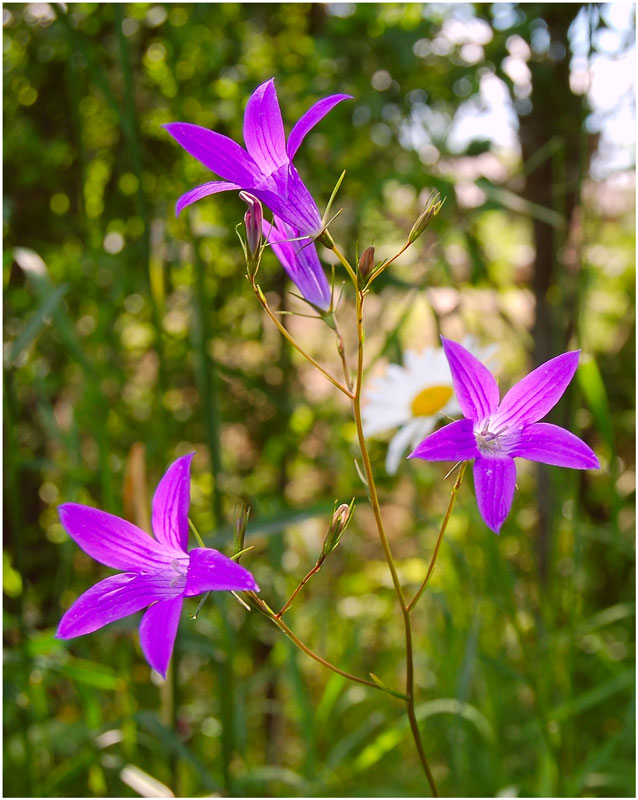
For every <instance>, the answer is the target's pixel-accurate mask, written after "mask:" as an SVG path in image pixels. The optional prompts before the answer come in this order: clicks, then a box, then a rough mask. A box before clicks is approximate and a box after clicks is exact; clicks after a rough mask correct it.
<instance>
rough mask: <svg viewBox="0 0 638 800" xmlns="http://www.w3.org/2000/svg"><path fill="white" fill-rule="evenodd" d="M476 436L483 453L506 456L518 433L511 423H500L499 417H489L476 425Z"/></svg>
mask: <svg viewBox="0 0 638 800" xmlns="http://www.w3.org/2000/svg"><path fill="white" fill-rule="evenodd" d="M490 429H491V430H490ZM474 438H475V440H476V446H477V447H478V449H479V452H481V453H482V454H483V455H486V456H499V455H500V456H506V455H507V454H508V452H509V449H510V447H511V445H512V444H513V443H514V439H515V438H516V435H515V431H513V430H512V429H511V427H510V426H509V425H507V424H505V425H503V424H501V423H499V421H498V418H496V419H494V418H490V417H488V418H487V419H485V420H483V421H482V422H480V423H477V424H476V425H475V426H474Z"/></svg>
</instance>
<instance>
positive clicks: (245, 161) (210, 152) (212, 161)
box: [164, 122, 261, 186]
mask: <svg viewBox="0 0 638 800" xmlns="http://www.w3.org/2000/svg"><path fill="white" fill-rule="evenodd" d="M164 127H165V128H166V130H167V131H168V132H169V133H170V135H171V136H172V137H173V139H175V141H176V142H177V143H178V144H179V145H181V146H182V147H183V148H184V150H186V152H187V153H190V155H192V156H193V158H196V159H197V160H198V161H201V162H202V164H204V166H206V167H208V169H210V170H212V172H214V173H215V174H216V175H219V177H220V178H223V179H224V180H226V181H231V182H232V183H237V184H239V185H240V186H250V185H251V184H252V183H254V182H255V181H256V180H259V177H260V175H261V171H260V169H259V167H258V166H257V165H256V164H255V162H254V161H253V160H252V158H251V157H250V156H249V155H248V153H247V152H246V151H245V150H244V148H243V147H242V146H241V145H238V144H237V142H234V141H233V140H232V139H229V138H228V136H223V135H222V134H221V133H215V131H209V130H208V128H202V127H201V126H200V125H191V124H190V122H170V123H169V124H168V125H164Z"/></svg>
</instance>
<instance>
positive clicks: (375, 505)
mask: <svg viewBox="0 0 638 800" xmlns="http://www.w3.org/2000/svg"><path fill="white" fill-rule="evenodd" d="M332 250H333V252H334V253H335V255H336V256H337V258H338V259H339V261H340V262H341V263H342V264H343V266H344V267H345V269H346V271H347V273H348V275H350V278H351V280H352V282H353V284H354V288H355V292H356V312H357V374H356V381H355V389H354V397H353V398H352V408H353V414H354V420H355V424H356V426H357V437H358V439H359V447H360V449H361V457H362V459H363V468H364V471H365V476H366V480H367V482H368V495H369V498H370V505H371V506H372V513H373V515H374V519H375V522H376V526H377V531H378V533H379V539H380V541H381V547H382V549H383V553H384V555H385V560H386V562H387V564H388V569H389V570H390V575H391V576H392V585H393V586H394V591H395V594H396V596H397V599H398V601H399V606H400V608H401V616H402V618H403V628H404V632H405V653H406V670H405V694H406V698H405V703H406V711H407V714H408V719H409V722H410V730H411V731H412V737H413V739H414V743H415V745H416V749H417V752H418V754H419V759H420V761H421V766H422V767H423V771H424V773H425V776H426V778H427V781H428V783H429V785H430V790H431V791H432V794H433V795H434V797H438V796H439V793H438V790H437V788H436V784H435V782H434V778H433V776H432V772H431V770H430V765H429V764H428V760H427V757H426V755H425V750H424V747H423V741H422V740H421V732H420V731H419V725H418V722H417V718H416V714H415V711H414V653H413V645H412V623H411V620H410V611H409V609H408V606H407V604H406V601H405V595H404V592H403V587H402V586H401V580H400V578H399V573H398V571H397V567H396V564H395V561H394V558H393V556H392V550H391V548H390V543H389V541H388V537H387V536H386V533H385V529H384V527H383V520H382V518H381V508H380V505H379V496H378V494H377V488H376V484H375V482H374V475H373V472H372V464H371V462H370V456H369V454H368V448H367V445H366V441H365V437H364V435H363V420H362V417H361V390H362V384H363V345H364V340H365V331H364V327H363V303H364V299H365V290H364V289H362V288H360V286H359V281H358V278H357V275H356V273H355V271H354V270H353V269H352V267H351V265H350V264H349V262H348V260H347V259H346V257H345V256H344V255H343V254H342V253H341V252H340V250H339V249H338V248H337V246H336V245H334V246H333V248H332Z"/></svg>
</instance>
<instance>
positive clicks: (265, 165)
mask: <svg viewBox="0 0 638 800" xmlns="http://www.w3.org/2000/svg"><path fill="white" fill-rule="evenodd" d="M244 141H245V142H246V149H247V150H248V152H249V153H250V155H251V157H252V158H253V159H254V161H255V163H256V164H257V165H258V167H259V169H260V170H261V172H262V173H263V174H264V175H270V173H271V172H274V171H275V170H276V169H278V168H279V167H281V166H282V165H283V164H287V163H288V156H287V154H286V137H285V136H284V123H283V121H282V119H281V110H280V108H279V101H278V100H277V92H276V91H275V79H274V78H271V79H270V80H269V81H266V83H262V84H261V86H258V87H257V88H256V89H255V91H254V92H253V93H252V95H251V96H250V98H249V100H248V103H247V105H246V111H245V113H244Z"/></svg>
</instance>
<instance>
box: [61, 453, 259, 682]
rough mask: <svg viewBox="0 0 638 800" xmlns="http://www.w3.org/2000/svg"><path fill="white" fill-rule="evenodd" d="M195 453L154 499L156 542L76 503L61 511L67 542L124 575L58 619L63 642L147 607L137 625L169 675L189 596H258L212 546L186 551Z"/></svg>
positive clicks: (181, 461)
mask: <svg viewBox="0 0 638 800" xmlns="http://www.w3.org/2000/svg"><path fill="white" fill-rule="evenodd" d="M192 457H193V456H192V454H191V455H187V456H182V458H178V459H177V461H175V462H174V463H173V464H171V466H170V467H169V468H168V470H167V471H166V473H165V475H164V477H163V478H162V480H161V481H160V482H159V484H158V486H157V489H156V490H155V495H154V497H153V513H152V524H153V531H154V533H155V538H153V537H152V536H149V535H148V534H147V533H145V532H144V531H143V530H141V529H140V528H138V527H136V526H135V525H132V524H131V523H130V522H127V521H126V520H123V519H120V517H116V516H114V515H113V514H107V513H106V512H104V511H99V510H98V509H96V508H91V507H89V506H82V505H78V504H76V503H65V504H64V505H61V506H60V507H59V509H58V511H59V513H60V520H61V521H62V525H63V526H64V528H65V529H66V531H67V533H68V534H69V536H70V537H71V538H72V539H74V540H75V542H76V543H77V544H78V545H79V546H80V547H81V548H82V549H83V550H84V551H85V552H86V553H88V554H89V555H90V556H91V558H94V559H95V560H96V561H99V562H100V563H101V564H105V565H106V566H107V567H113V568H114V569H121V570H124V572H122V573H120V574H118V575H112V576H111V577H109V578H105V579H104V580H102V581H100V582H99V583H96V584H95V586H92V587H91V588H90V589H89V590H88V591H86V592H84V594H82V595H80V597H78V599H77V600H76V601H75V603H73V605H72V606H71V608H69V610H68V611H67V612H66V614H65V615H64V616H63V617H62V619H61V620H60V624H59V625H58V630H57V633H56V636H57V638H58V639H73V638H74V637H75V636H83V635H84V634H86V633H93V631H96V630H98V628H102V627H103V626H104V625H107V624H108V623H109V622H114V621H115V620H117V619H121V618H122V617H127V616H128V615H129V614H134V613H135V612H136V611H141V609H143V608H146V607H147V606H150V607H149V609H148V611H147V612H146V613H145V614H144V616H143V617H142V621H141V623H140V644H141V646H142V651H143V653H144V655H145V657H146V660H147V661H148V663H149V664H150V665H151V667H153V669H154V670H157V672H159V673H160V675H162V677H164V678H165V677H166V670H167V669H168V662H169V661H170V659H171V654H172V652H173V645H174V643H175V636H176V634H177V626H178V624H179V616H180V612H181V610H182V602H183V600H184V597H193V596H194V595H198V594H202V593H203V592H208V591H209V590H211V589H223V590H230V591H247V590H252V591H255V592H258V591H259V587H258V586H257V584H256V583H255V580H254V578H253V576H252V575H251V574H250V572H249V571H248V570H247V569H245V568H244V567H242V566H240V565H239V564H237V563H236V562H235V561H232V560H231V559H230V558H227V557H226V556H225V555H222V553H220V552H218V551H217V550H212V549H211V548H209V547H197V548H195V549H193V550H191V551H190V552H189V551H187V549H186V548H187V545H188V506H189V498H190V463H191V459H192Z"/></svg>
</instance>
